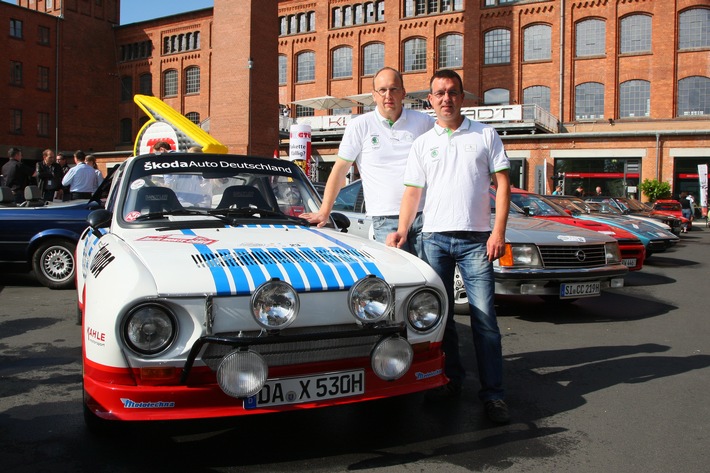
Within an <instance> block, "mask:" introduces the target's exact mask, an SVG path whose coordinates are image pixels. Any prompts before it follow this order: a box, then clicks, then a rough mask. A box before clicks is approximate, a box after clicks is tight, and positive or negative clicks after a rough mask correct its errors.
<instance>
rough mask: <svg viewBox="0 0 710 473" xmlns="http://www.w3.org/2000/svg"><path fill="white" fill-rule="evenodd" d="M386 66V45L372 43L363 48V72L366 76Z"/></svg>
mask: <svg viewBox="0 0 710 473" xmlns="http://www.w3.org/2000/svg"><path fill="white" fill-rule="evenodd" d="M383 67H385V45H384V44H382V43H372V44H368V45H366V46H365V47H364V48H362V73H363V74H364V75H366V76H372V75H375V73H376V72H377V71H379V70H380V69H382V68H383Z"/></svg>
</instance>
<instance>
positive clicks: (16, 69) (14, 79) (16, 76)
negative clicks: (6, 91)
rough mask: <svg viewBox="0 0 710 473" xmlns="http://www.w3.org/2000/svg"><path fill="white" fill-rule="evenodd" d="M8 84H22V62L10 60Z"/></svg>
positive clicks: (19, 85)
mask: <svg viewBox="0 0 710 473" xmlns="http://www.w3.org/2000/svg"><path fill="white" fill-rule="evenodd" d="M10 85H15V86H17V87H21V86H22V63H21V62H19V61H10Z"/></svg>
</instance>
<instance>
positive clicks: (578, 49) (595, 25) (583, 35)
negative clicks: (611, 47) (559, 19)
mask: <svg viewBox="0 0 710 473" xmlns="http://www.w3.org/2000/svg"><path fill="white" fill-rule="evenodd" d="M605 38H606V23H605V22H604V21H603V20H596V19H591V20H583V21H580V22H579V23H577V27H576V28H575V55H576V56H577V57H584V56H603V55H604V54H605V52H606V49H605V48H606V46H605V43H604V40H605Z"/></svg>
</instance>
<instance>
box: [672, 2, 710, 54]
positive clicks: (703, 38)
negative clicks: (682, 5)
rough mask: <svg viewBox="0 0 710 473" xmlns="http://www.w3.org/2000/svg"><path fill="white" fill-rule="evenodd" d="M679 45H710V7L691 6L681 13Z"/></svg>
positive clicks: (680, 46) (697, 46) (681, 47)
mask: <svg viewBox="0 0 710 473" xmlns="http://www.w3.org/2000/svg"><path fill="white" fill-rule="evenodd" d="M678 28H679V34H678V47H679V48H680V49H689V48H707V47H710V8H691V9H690V10H686V11H684V12H683V13H681V14H680V25H679V27H678Z"/></svg>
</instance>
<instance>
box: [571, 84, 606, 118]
mask: <svg viewBox="0 0 710 473" xmlns="http://www.w3.org/2000/svg"><path fill="white" fill-rule="evenodd" d="M574 118H575V120H594V119H597V118H604V84H600V83H598V82H585V83H584V84H579V85H578V86H577V87H575V88H574Z"/></svg>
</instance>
